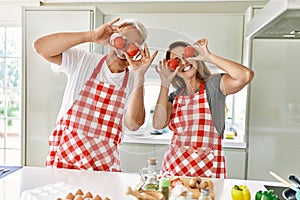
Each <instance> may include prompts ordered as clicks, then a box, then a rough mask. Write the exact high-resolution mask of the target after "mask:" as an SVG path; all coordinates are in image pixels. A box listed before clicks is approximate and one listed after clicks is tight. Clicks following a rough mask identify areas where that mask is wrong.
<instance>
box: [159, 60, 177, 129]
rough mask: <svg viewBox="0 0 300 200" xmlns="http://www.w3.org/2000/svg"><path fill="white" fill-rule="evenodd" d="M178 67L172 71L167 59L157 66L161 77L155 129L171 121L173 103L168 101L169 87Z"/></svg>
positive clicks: (163, 126) (161, 127)
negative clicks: (167, 64)
mask: <svg viewBox="0 0 300 200" xmlns="http://www.w3.org/2000/svg"><path fill="white" fill-rule="evenodd" d="M178 69H179V67H177V69H176V70H175V71H174V72H171V71H170V70H169V69H168V67H167V66H166V60H163V61H160V62H159V66H156V67H155V70H156V72H157V73H158V74H159V76H160V79H161V86H160V92H159V96H158V99H157V102H156V106H155V109H154V113H153V128H155V129H163V128H165V127H166V126H167V125H168V124H169V123H170V119H171V114H172V110H173V104H172V103H171V102H169V101H168V94H169V87H170V85H171V82H172V80H173V79H174V77H175V76H176V74H177V72H178Z"/></svg>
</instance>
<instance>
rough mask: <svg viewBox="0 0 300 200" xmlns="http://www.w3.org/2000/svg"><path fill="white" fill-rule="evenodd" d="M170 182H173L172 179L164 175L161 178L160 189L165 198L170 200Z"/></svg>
mask: <svg viewBox="0 0 300 200" xmlns="http://www.w3.org/2000/svg"><path fill="white" fill-rule="evenodd" d="M170 184H171V181H170V179H168V178H166V177H162V178H161V179H160V180H159V191H160V192H161V193H162V194H163V195H164V197H165V200H169V195H170Z"/></svg>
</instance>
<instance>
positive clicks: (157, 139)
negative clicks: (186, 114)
mask: <svg viewBox="0 0 300 200" xmlns="http://www.w3.org/2000/svg"><path fill="white" fill-rule="evenodd" d="M172 134H173V133H172V132H171V131H169V132H167V133H163V134H161V135H151V134H150V133H149V131H147V132H146V131H139V132H138V133H126V134H124V138H123V143H134V144H160V145H164V144H165V145H166V144H170V141H171V138H172ZM222 144H223V148H236V149H245V148H246V142H244V141H242V140H238V139H223V141H222Z"/></svg>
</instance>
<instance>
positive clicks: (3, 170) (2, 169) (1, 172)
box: [0, 168, 10, 175]
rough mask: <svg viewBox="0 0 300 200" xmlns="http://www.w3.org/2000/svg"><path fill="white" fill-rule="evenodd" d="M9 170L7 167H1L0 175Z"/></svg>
mask: <svg viewBox="0 0 300 200" xmlns="http://www.w3.org/2000/svg"><path fill="white" fill-rule="evenodd" d="M9 171H10V169H8V168H1V169H0V175H2V174H5V173H6V172H9Z"/></svg>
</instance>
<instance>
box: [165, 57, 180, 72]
mask: <svg viewBox="0 0 300 200" xmlns="http://www.w3.org/2000/svg"><path fill="white" fill-rule="evenodd" d="M167 65H168V68H169V69H170V70H175V69H176V68H177V66H178V65H179V63H178V60H177V59H175V58H173V59H170V60H168V63H167Z"/></svg>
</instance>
